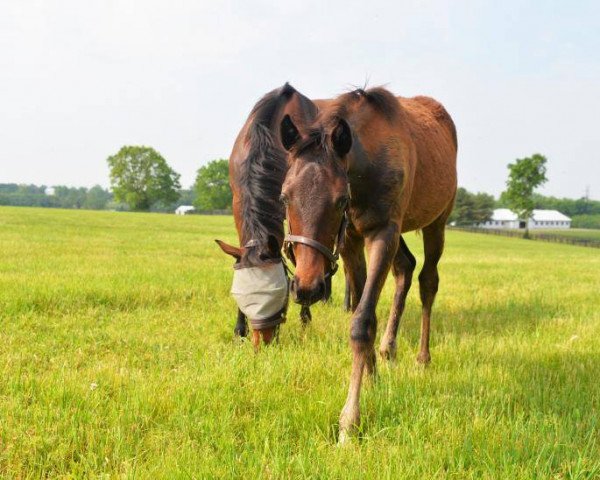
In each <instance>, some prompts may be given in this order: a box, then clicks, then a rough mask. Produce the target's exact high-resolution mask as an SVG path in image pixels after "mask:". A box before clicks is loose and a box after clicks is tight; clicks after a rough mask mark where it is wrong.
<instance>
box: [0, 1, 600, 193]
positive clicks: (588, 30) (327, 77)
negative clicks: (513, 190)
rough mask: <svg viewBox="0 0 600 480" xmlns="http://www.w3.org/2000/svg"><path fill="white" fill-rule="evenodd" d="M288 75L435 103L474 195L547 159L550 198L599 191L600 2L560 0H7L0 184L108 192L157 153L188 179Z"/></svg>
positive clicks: (219, 153)
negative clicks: (538, 156)
mask: <svg viewBox="0 0 600 480" xmlns="http://www.w3.org/2000/svg"><path fill="white" fill-rule="evenodd" d="M286 81H289V82H290V83H291V84H292V85H293V86H294V87H296V88H297V89H298V90H300V91H301V92H302V93H304V94H305V95H307V96H308V97H311V98H325V97H333V96H335V95H338V94H340V93H343V92H345V91H347V90H348V89H350V88H352V86H355V85H361V86H362V85H364V83H365V82H366V81H368V84H369V85H371V86H375V85H385V86H387V87H388V88H389V89H390V90H391V91H393V92H394V93H395V94H397V95H402V96H413V95H429V96H432V97H434V98H436V99H437V100H439V101H441V102H442V103H443V104H444V105H445V107H446V109H447V110H448V111H449V112H450V114H451V115H452V117H453V118H454V121H455V123H456V126H457V131H458V140H459V152H458V173H459V185H461V186H464V187H466V188H467V189H469V190H472V191H485V192H488V193H492V194H494V195H498V194H499V193H500V192H501V191H502V190H503V189H504V188H505V182H506V177H507V167H506V166H507V164H508V163H510V162H512V161H514V160H515V159H516V158H522V157H525V156H529V155H531V154H533V153H542V154H544V155H545V156H546V157H547V158H548V173H547V175H548V179H549V180H548V182H547V184H546V185H545V186H544V187H543V188H542V189H541V192H542V193H544V194H547V195H555V196H567V197H575V198H578V197H581V196H583V195H584V194H585V193H586V191H588V192H589V195H590V197H591V198H595V199H600V153H599V152H600V149H598V148H597V143H598V141H599V140H600V134H599V132H600V120H599V119H598V117H599V115H600V3H599V2H594V1H589V2H587V1H573V2H565V1H563V0H561V1H544V2H540V1H531V2H528V1H513V0H507V1H502V2H498V1H490V2H478V1H470V2H466V1H450V0H448V1H403V0H396V1H390V2H378V1H374V0H371V1H364V0H363V1H353V0H343V1H330V0H328V1H326V2H325V1H323V0H318V1H312V0H309V1H298V2H281V1H273V2H267V1H242V0H240V1H218V0H213V1H193V0H170V1H166V0H165V1H158V0H143V1H142V0H140V1H133V0H118V1H117V0H103V1H102V2H97V1H91V0H60V1H58V0H0V183H9V182H16V183H35V184H44V185H70V186H88V187H89V186H92V185H94V184H100V185H103V186H108V185H109V179H108V167H107V163H106V158H107V157H108V156H109V155H112V154H114V153H116V152H117V151H118V150H119V148H120V147H121V146H123V145H149V146H152V147H154V148H155V149H156V150H158V151H159V152H160V153H161V154H162V155H163V156H164V157H165V159H166V160H167V162H168V163H169V164H170V165H171V166H172V167H173V168H174V169H175V170H176V171H177V172H179V173H180V174H181V182H182V185H183V186H184V187H188V186H190V185H191V184H192V183H193V182H194V178H195V174H196V171H197V169H198V168H199V167H200V166H202V165H204V164H205V163H206V162H208V161H210V160H212V159H216V158H227V157H228V156H229V153H230V151H231V148H232V146H233V142H234V139H235V137H236V135H237V133H238V131H239V129H240V128H241V126H242V125H243V123H244V121H245V119H246V117H247V115H248V113H249V112H250V109H251V108H252V106H253V105H254V103H255V102H256V101H257V100H258V99H259V98H260V97H261V96H262V95H263V94H264V93H266V92H268V91H270V90H272V89H273V88H276V87H278V86H280V85H282V84H283V83H284V82H286Z"/></svg>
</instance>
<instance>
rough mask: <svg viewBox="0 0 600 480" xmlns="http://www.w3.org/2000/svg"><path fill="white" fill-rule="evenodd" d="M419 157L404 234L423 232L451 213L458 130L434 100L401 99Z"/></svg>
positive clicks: (415, 160) (406, 125)
mask: <svg viewBox="0 0 600 480" xmlns="http://www.w3.org/2000/svg"><path fill="white" fill-rule="evenodd" d="M398 102H399V103H400V105H401V107H402V110H403V111H404V112H405V115H404V127H405V128H407V129H408V131H409V133H410V137H411V139H412V141H413V144H414V147H415V148H414V151H415V154H416V158H415V159H414V162H415V173H414V177H413V183H412V188H411V193H410V195H411V198H410V201H409V205H408V209H407V211H406V214H405V216H404V221H403V226H402V230H403V231H411V230H416V229H419V228H423V227H425V226H427V225H429V224H430V223H432V222H433V221H434V220H436V219H437V218H438V217H440V216H441V215H443V214H445V213H449V210H450V209H451V208H452V202H453V200H454V196H455V194H456V183H457V179H456V152H457V137H456V127H455V125H454V122H453V121H452V117H450V114H449V113H448V112H447V111H446V109H445V108H444V106H443V105H442V104H441V103H440V102H438V101H437V100H435V99H433V98H431V97H425V96H418V97H413V98H403V97H398Z"/></svg>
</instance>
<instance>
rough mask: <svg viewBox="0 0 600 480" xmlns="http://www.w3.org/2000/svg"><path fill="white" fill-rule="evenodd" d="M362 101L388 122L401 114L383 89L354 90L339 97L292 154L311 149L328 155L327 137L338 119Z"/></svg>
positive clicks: (394, 102)
mask: <svg viewBox="0 0 600 480" xmlns="http://www.w3.org/2000/svg"><path fill="white" fill-rule="evenodd" d="M361 99H362V100H364V101H365V102H366V103H367V104H369V105H370V106H371V107H373V108H374V109H375V110H376V111H377V112H379V113H380V114H381V115H383V116H384V117H385V118H386V119H387V120H388V121H394V120H395V119H396V118H398V116H399V115H400V113H401V110H400V106H399V105H398V101H397V100H396V97H394V95H393V94H392V93H391V92H390V91H389V90H387V89H385V88H383V87H373V88H369V89H367V90H365V89H364V88H356V89H354V90H352V91H350V92H347V93H344V94H342V95H340V96H339V97H338V98H337V99H336V101H335V104H334V106H333V107H332V108H331V109H330V110H329V111H328V112H327V117H326V118H319V119H317V123H316V125H313V126H312V127H311V128H310V129H308V131H307V132H306V134H305V136H304V138H303V139H302V140H300V141H299V142H298V143H297V144H296V145H295V146H294V154H295V155H296V156H300V155H302V154H305V153H307V152H308V151H310V150H312V149H322V150H323V149H324V150H325V151H326V153H327V154H329V153H330V152H329V147H330V144H331V142H329V137H330V135H331V133H330V132H331V130H332V129H333V128H334V127H335V126H336V125H337V123H338V122H339V120H340V118H347V117H348V111H349V107H350V105H352V104H353V103H355V102H358V101H360V100H361Z"/></svg>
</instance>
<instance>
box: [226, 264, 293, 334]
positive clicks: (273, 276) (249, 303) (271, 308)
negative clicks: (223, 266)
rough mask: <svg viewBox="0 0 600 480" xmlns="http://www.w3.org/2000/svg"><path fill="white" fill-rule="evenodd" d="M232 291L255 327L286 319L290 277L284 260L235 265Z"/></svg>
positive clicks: (262, 327)
mask: <svg viewBox="0 0 600 480" xmlns="http://www.w3.org/2000/svg"><path fill="white" fill-rule="evenodd" d="M231 294H232V295H233V297H234V298H235V301H236V303H237V304H238V307H239V309H240V310H241V311H242V313H244V315H246V317H247V318H248V320H250V323H251V324H252V328H253V329H255V330H262V329H267V328H273V327H276V326H277V325H279V324H280V323H283V322H285V313H286V310H287V301H288V279H287V276H286V274H285V271H284V268H283V264H282V263H275V264H270V265H264V266H262V267H250V268H240V269H235V270H234V274H233V284H232V286H231Z"/></svg>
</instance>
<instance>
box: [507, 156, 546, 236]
mask: <svg viewBox="0 0 600 480" xmlns="http://www.w3.org/2000/svg"><path fill="white" fill-rule="evenodd" d="M546 162H547V160H546V157H544V156H543V155H540V154H539V153H535V154H533V155H532V156H531V157H525V158H517V160H516V161H515V163H509V164H508V170H509V173H508V180H507V181H506V186H507V189H506V191H505V192H504V193H503V199H504V200H505V201H506V203H507V204H508V207H509V208H510V209H511V210H512V211H513V212H515V213H516V214H517V215H518V216H519V218H520V219H522V220H525V238H529V228H528V224H529V219H530V218H531V215H532V213H533V209H534V208H535V202H534V197H533V191H534V190H535V189H536V188H537V187H539V186H540V185H543V184H544V183H546V180H547V178H546Z"/></svg>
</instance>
